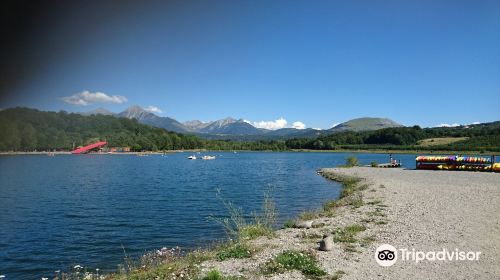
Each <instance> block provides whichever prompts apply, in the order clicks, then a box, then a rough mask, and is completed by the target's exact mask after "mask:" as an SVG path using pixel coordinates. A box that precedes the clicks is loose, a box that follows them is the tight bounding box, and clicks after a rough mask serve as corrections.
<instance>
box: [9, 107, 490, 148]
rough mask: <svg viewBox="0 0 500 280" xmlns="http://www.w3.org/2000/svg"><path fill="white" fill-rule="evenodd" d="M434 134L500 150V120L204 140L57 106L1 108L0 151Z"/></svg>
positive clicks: (379, 144) (327, 144) (354, 141)
mask: <svg viewBox="0 0 500 280" xmlns="http://www.w3.org/2000/svg"><path fill="white" fill-rule="evenodd" d="M438 137H469V138H468V139H467V140H464V141H459V142H455V143H451V144H448V145H441V146H432V149H436V150H459V151H460V150H464V151H465V150H477V151H494V152H499V151H500V144H499V143H500V122H494V123H490V124H480V125H472V126H469V127H455V128H445V127H443V128H420V127H419V126H413V127H397V128H385V129H380V130H375V131H363V132H351V131H345V132H339V133H334V134H330V135H322V136H319V137H317V138H312V139H311V138H293V139H288V140H265V141H264V140H260V141H229V140H207V139H202V138H200V137H198V136H194V135H188V134H180V133H175V132H171V131H167V130H165V129H162V128H155V127H151V126H148V125H144V124H140V123H138V122H137V120H135V119H126V118H116V117H113V116H104V115H91V116H83V115H81V114H75V113H68V112H65V111H60V112H42V111H38V110H36V109H29V108H13V109H5V110H2V111H0V151H35V150H36V151H49V150H50V151H53V150H66V151H69V150H71V149H73V147H77V146H83V145H87V144H90V143H94V142H96V141H99V140H105V141H107V142H108V143H109V144H108V146H111V147H130V148H131V150H133V151H143V150H148V151H158V150H183V149H208V150H254V151H262V150H272V151H284V150H290V149H312V150H336V149H400V150H415V149H422V147H420V146H418V141H420V140H423V139H429V138H438Z"/></svg>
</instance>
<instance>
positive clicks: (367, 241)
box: [360, 235, 377, 247]
mask: <svg viewBox="0 0 500 280" xmlns="http://www.w3.org/2000/svg"><path fill="white" fill-rule="evenodd" d="M376 240H377V239H376V238H375V236H373V235H371V236H366V237H363V238H361V241H360V244H361V246H362V247H366V246H368V245H369V244H371V243H373V242H375V241H376Z"/></svg>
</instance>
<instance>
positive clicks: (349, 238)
mask: <svg viewBox="0 0 500 280" xmlns="http://www.w3.org/2000/svg"><path fill="white" fill-rule="evenodd" d="M365 230H366V227H365V226H363V225H358V224H354V225H350V226H347V227H345V228H343V229H338V230H336V231H335V232H333V241H334V242H338V243H356V242H357V241H358V240H357V239H356V235H357V234H358V233H360V232H362V231H365Z"/></svg>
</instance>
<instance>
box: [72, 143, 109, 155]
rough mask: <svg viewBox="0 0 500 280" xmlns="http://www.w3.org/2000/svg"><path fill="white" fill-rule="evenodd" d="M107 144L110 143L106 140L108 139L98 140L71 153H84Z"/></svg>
mask: <svg viewBox="0 0 500 280" xmlns="http://www.w3.org/2000/svg"><path fill="white" fill-rule="evenodd" d="M106 144H108V142H106V141H101V142H97V143H94V144H90V145H87V146H84V147H81V148H78V149H75V150H74V151H72V152H71V153H72V154H84V153H87V152H89V151H90V150H92V149H95V148H100V147H102V146H104V145H106Z"/></svg>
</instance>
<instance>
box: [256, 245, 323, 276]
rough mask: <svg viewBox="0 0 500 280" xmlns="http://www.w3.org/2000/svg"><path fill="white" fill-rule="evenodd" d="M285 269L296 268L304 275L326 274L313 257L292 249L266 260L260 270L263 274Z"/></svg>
mask: <svg viewBox="0 0 500 280" xmlns="http://www.w3.org/2000/svg"><path fill="white" fill-rule="evenodd" d="M286 270H298V271H300V272H302V273H303V274H304V275H307V276H312V277H320V276H324V275H326V272H325V271H324V270H323V269H321V268H320V267H319V266H318V264H317V261H316V259H315V258H314V257H312V256H310V255H308V254H306V253H302V252H298V251H292V250H290V251H285V252H283V253H281V254H279V255H277V256H276V257H275V258H274V259H272V260H270V261H269V262H267V263H266V264H265V265H264V268H263V270H262V272H263V273H264V274H273V273H282V272H284V271H286Z"/></svg>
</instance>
